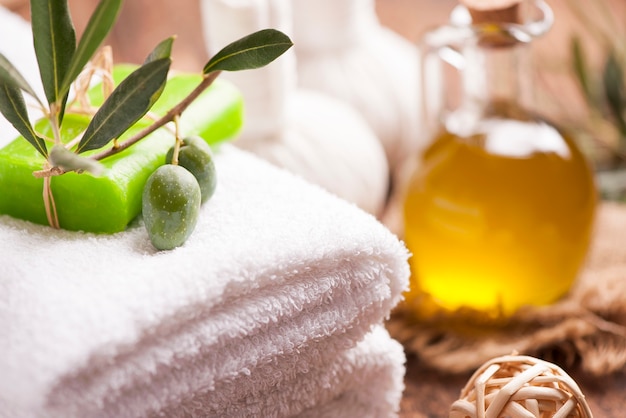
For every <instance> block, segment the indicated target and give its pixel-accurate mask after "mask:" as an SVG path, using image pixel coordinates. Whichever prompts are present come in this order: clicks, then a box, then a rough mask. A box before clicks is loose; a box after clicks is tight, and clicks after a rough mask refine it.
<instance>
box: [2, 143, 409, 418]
mask: <svg viewBox="0 0 626 418" xmlns="http://www.w3.org/2000/svg"><path fill="white" fill-rule="evenodd" d="M216 160H217V161H216V163H217V169H218V176H219V180H218V188H217V191H216V194H215V196H214V197H213V198H212V200H210V201H209V202H208V203H207V204H206V205H205V206H203V208H202V211H201V216H200V220H199V222H198V225H197V227H196V230H195V231H194V233H193V235H192V236H191V237H190V239H189V240H188V241H187V242H186V243H185V245H184V246H182V247H180V248H177V249H175V250H173V251H166V252H157V251H155V250H154V249H153V248H152V247H151V245H150V243H149V240H148V237H147V233H146V232H145V230H144V229H143V228H142V227H141V225H140V224H139V225H136V226H134V227H131V228H130V229H129V230H128V231H125V232H122V233H118V234H114V235H94V234H86V233H76V232H68V231H56V230H52V229H50V228H48V227H44V226H39V225H34V224H31V223H28V222H24V221H20V220H16V219H12V218H9V217H7V216H2V217H0V329H1V330H2V333H0V370H1V371H2V373H0V416H2V417H12V418H13V417H29V418H31V417H64V418H71V417H106V416H116V417H140V416H150V415H155V414H158V413H159V412H160V411H163V410H167V408H171V407H173V406H175V405H177V404H180V403H181V402H183V401H184V400H185V399H187V397H188V396H189V395H190V394H194V393H210V394H211V395H210V396H211V399H213V400H214V402H215V405H214V406H215V407H218V406H220V405H221V406H223V405H226V404H230V403H236V402H245V401H246V399H248V400H250V399H254V396H253V394H255V393H261V392H262V391H267V390H269V388H272V387H273V386H274V385H277V384H279V383H280V382H284V381H286V379H295V378H296V376H298V375H302V374H303V373H307V372H308V371H310V370H315V369H317V368H318V367H321V365H324V364H329V363H331V362H332V359H334V358H335V356H337V355H338V353H341V352H342V351H345V350H347V349H350V348H352V347H354V346H355V345H356V344H357V342H358V341H360V340H362V339H363V337H364V336H365V335H366V334H367V333H368V332H369V331H370V329H371V328H372V326H374V325H376V324H379V323H380V322H381V321H382V319H383V318H385V317H386V316H387V315H388V314H389V311H390V310H391V309H392V307H393V306H395V304H396V303H397V302H398V301H399V299H400V297H401V292H402V291H403V290H404V289H405V288H406V286H407V279H408V275H409V270H408V265H407V262H406V259H407V251H406V249H405V247H404V246H403V245H402V243H401V242H399V241H398V240H397V238H396V237H395V236H394V235H392V234H391V233H390V232H389V231H388V230H387V229H386V228H385V227H383V226H382V225H381V224H380V223H378V222H377V221H376V220H375V219H374V218H373V217H372V216H371V215H368V214H366V213H365V212H362V211H360V210H358V209H357V208H356V207H354V206H353V205H350V204H348V203H346V202H345V201H342V200H340V199H338V198H336V197H334V196H332V195H330V194H328V193H327V192H324V191H322V190H321V189H319V188H317V187H315V186H312V185H310V184H308V183H306V182H304V181H303V180H300V179H297V178H295V177H293V176H291V175H289V174H288V173H286V172H284V171H282V170H279V169H277V168H274V167H273V166H270V165H269V164H267V163H264V162H262V161H260V160H259V159H257V158H255V157H253V156H251V155H249V154H247V153H245V152H243V151H239V150H236V149H234V148H232V147H224V148H223V149H222V151H221V152H220V153H218V156H217V158H216ZM392 354H393V353H392ZM294 381H296V380H294ZM317 390H323V387H317V388H315V390H314V391H312V392H315V391H317ZM302 396H306V395H302ZM310 396H312V397H313V396H316V395H315V394H314V393H310ZM390 396H391V397H392V398H393V396H398V397H399V395H398V394H397V393H395V394H391V395H390ZM212 402H213V401H212ZM274 407H275V408H276V411H277V413H276V415H275V416H283V415H281V414H280V413H279V411H280V410H281V408H283V407H284V406H282V405H279V404H276V405H274Z"/></svg>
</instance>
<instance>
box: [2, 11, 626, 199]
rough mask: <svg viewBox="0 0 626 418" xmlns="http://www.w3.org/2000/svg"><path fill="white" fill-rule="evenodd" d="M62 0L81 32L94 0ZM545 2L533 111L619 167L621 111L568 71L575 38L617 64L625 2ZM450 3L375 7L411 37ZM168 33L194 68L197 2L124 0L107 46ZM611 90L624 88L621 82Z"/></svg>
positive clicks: (200, 46) (121, 57)
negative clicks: (547, 18) (549, 13)
mask: <svg viewBox="0 0 626 418" xmlns="http://www.w3.org/2000/svg"><path fill="white" fill-rule="evenodd" d="M69 3H70V9H71V12H72V15H73V19H74V21H75V24H76V29H77V32H78V34H80V33H82V31H83V29H84V26H85V24H86V21H87V19H88V17H89V16H90V14H91V13H92V11H93V9H94V7H95V4H96V3H97V1H96V0H69ZM548 3H549V4H550V6H551V7H552V8H553V10H554V12H555V15H556V21H555V25H554V27H553V29H552V30H551V31H550V32H549V33H548V35H547V36H544V37H543V38H541V39H539V40H537V41H536V42H535V43H534V44H533V47H534V48H535V55H534V64H535V68H536V70H537V79H536V81H537V82H538V83H539V85H540V86H539V88H538V89H537V90H538V92H539V96H538V97H537V99H538V106H539V109H540V111H541V112H542V113H543V114H544V115H547V116H548V117H550V118H552V119H553V120H556V122H558V123H560V124H564V125H566V126H568V127H570V128H572V129H574V130H576V131H577V132H578V133H579V135H578V138H579V140H580V141H582V142H583V147H584V148H585V149H586V150H587V151H588V152H589V153H590V155H591V157H592V159H594V161H596V162H597V166H599V167H600V168H606V167H607V166H611V167H612V168H615V166H616V165H618V166H621V165H622V163H621V161H622V160H623V159H622V158H620V156H619V155H620V154H624V151H625V150H626V145H624V144H626V140H624V138H626V123H624V122H623V121H621V120H617V119H616V113H620V111H621V108H620V109H617V111H615V109H610V108H607V104H606V103H605V102H604V101H603V100H602V98H600V97H598V96H599V95H601V93H600V92H598V91H595V92H593V93H592V94H595V95H596V97H595V98H590V97H587V98H585V95H584V94H582V92H581V88H580V86H579V82H578V80H577V78H576V74H575V72H574V71H573V68H574V56H573V53H572V39H573V38H574V37H576V36H578V37H579V38H580V40H581V45H582V46H583V48H584V49H583V58H584V60H585V62H586V63H587V64H588V65H589V67H590V73H591V75H594V74H595V75H597V74H600V75H601V74H603V72H605V71H604V70H605V64H606V62H607V60H608V57H609V55H610V54H611V52H612V51H615V50H616V51H617V52H616V54H615V55H616V56H617V57H618V60H617V61H618V63H621V62H623V60H624V55H625V54H624V51H623V50H624V46H623V45H622V44H624V42H623V40H624V38H625V36H626V31H625V29H624V25H623V23H624V22H617V21H616V22H611V21H610V20H614V19H615V18H616V16H617V17H619V16H626V2H624V1H620V0H597V1H580V0H551V1H549V2H548ZM0 4H2V5H4V6H5V7H7V8H9V9H11V10H13V11H15V12H17V13H19V14H20V15H22V16H23V17H24V18H26V19H28V16H29V10H28V8H29V6H28V1H27V0H0ZM456 4H457V1H455V0H376V11H377V13H378V17H379V19H380V22H381V23H382V24H383V25H384V26H387V27H389V28H391V29H392V30H394V31H395V32H397V33H399V34H400V35H402V36H403V37H405V38H407V39H409V40H411V41H416V40H417V39H419V37H420V35H421V34H423V33H424V32H425V31H426V30H428V29H429V28H432V27H434V26H436V25H439V24H442V23H445V22H446V21H447V19H448V15H449V12H450V11H451V10H452V8H453V7H454V6H455V5H456ZM583 8H584V10H582V9H583ZM581 10H582V13H581ZM618 19H619V18H618ZM172 34H175V35H177V40H176V43H175V47H174V52H173V58H174V64H173V67H174V68H175V69H179V70H188V71H197V70H199V69H200V68H201V67H202V65H203V64H204V63H205V62H206V60H207V59H208V55H209V54H208V52H207V50H206V46H205V43H204V40H203V36H202V27H201V13H200V1H199V0H178V1H176V2H172V1H164V0H132V1H126V2H125V3H124V6H123V9H122V12H121V15H120V18H119V21H118V24H117V25H116V26H115V27H114V29H113V31H112V33H111V35H110V36H109V40H108V43H109V44H110V45H112V47H113V52H114V58H115V61H116V62H124V61H126V62H141V61H143V59H144V58H145V56H146V55H147V53H148V52H149V51H150V50H151V49H152V47H153V46H154V45H155V44H156V43H157V42H158V41H160V40H161V39H164V38H166V37H168V36H170V35H172ZM619 69H620V70H621V66H620V67H619ZM604 81H605V80H595V81H594V80H592V81H590V84H593V82H595V83H596V84H598V86H596V87H597V88H596V90H598V89H600V90H601V89H603V88H604V87H605V86H603V85H602V84H603V82H604ZM592 87H593V86H592ZM614 87H615V89H617V90H620V89H621V90H624V87H623V83H622V82H621V80H620V81H619V85H616V86H614ZM625 94H626V93H624V92H623V91H620V97H619V98H618V99H620V100H623V101H624V102H626V99H625V98H624V97H622V96H624V95H625ZM624 107H626V105H624ZM619 116H623V115H619ZM618 119H619V117H618ZM616 155H617V158H616ZM616 161H617V162H616ZM617 197H619V196H617ZM622 197H623V196H622Z"/></svg>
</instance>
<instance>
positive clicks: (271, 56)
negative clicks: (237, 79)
mask: <svg viewBox="0 0 626 418" xmlns="http://www.w3.org/2000/svg"><path fill="white" fill-rule="evenodd" d="M292 45H293V42H291V39H289V37H288V36H287V35H285V34H284V33H282V32H280V31H278V30H276V29H263V30H260V31H258V32H254V33H252V34H250V35H248V36H245V37H243V38H241V39H239V40H237V41H234V42H232V43H230V44H228V45H226V46H225V47H224V48H222V49H221V50H220V51H219V52H218V53H217V54H215V55H214V56H213V57H212V58H211V59H210V60H209V62H207V63H206V65H205V66H204V69H203V70H202V72H203V73H204V74H208V73H210V72H213V71H219V70H223V71H240V70H249V69H253V68H259V67H263V66H264V65H267V64H269V63H270V62H272V61H274V60H275V59H276V58H278V57H279V56H281V55H282V54H283V53H284V52H285V51H287V50H288V49H289V48H291V46H292Z"/></svg>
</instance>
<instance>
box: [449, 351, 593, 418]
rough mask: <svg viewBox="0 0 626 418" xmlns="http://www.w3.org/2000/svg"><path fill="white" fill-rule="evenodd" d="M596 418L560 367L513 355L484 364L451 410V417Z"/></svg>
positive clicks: (583, 397) (571, 380)
mask: <svg viewBox="0 0 626 418" xmlns="http://www.w3.org/2000/svg"><path fill="white" fill-rule="evenodd" d="M501 416H507V417H510V418H525V417H530V416H532V417H545V418H551V417H570V418H592V417H593V414H592V413H591V409H590V408H589V405H588V404H587V401H586V399H585V396H584V395H583V393H582V391H581V390H580V388H579V387H578V385H577V384H576V382H575V381H574V380H573V379H572V378H571V377H570V376H569V375H568V374H567V373H566V372H565V371H563V370H562V369H561V368H560V367H558V366H556V365H554V364H552V363H549V362H547V361H543V360H539V359H537V358H534V357H529V356H520V355H509V356H503V357H498V358H494V359H492V360H490V361H488V362H486V363H485V364H483V365H482V366H481V367H480V368H479V369H478V370H477V371H476V372H475V373H474V375H473V376H472V377H471V378H470V380H469V381H468V383H467V385H466V386H465V387H464V388H463V390H462V391H461V398H460V399H459V400H457V401H456V402H454V403H453V404H452V406H451V408H450V415H449V418H497V417H501Z"/></svg>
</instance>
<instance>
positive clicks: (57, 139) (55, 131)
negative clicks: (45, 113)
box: [49, 103, 61, 145]
mask: <svg viewBox="0 0 626 418" xmlns="http://www.w3.org/2000/svg"><path fill="white" fill-rule="evenodd" d="M49 118H50V125H51V126H52V135H53V136H54V143H55V144H57V145H60V144H61V130H60V128H59V109H58V106H57V104H56V103H50V115H49Z"/></svg>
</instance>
